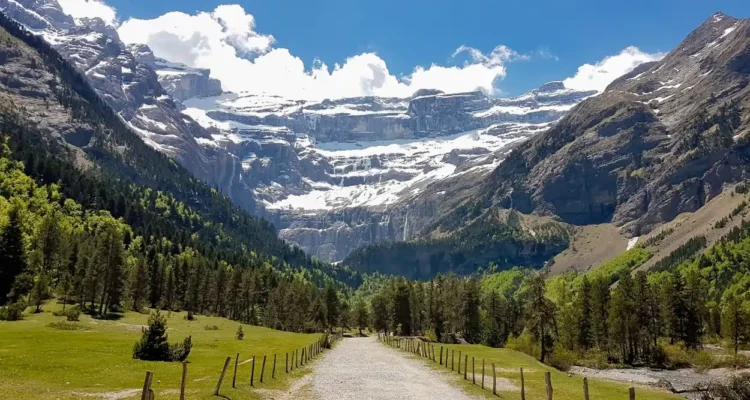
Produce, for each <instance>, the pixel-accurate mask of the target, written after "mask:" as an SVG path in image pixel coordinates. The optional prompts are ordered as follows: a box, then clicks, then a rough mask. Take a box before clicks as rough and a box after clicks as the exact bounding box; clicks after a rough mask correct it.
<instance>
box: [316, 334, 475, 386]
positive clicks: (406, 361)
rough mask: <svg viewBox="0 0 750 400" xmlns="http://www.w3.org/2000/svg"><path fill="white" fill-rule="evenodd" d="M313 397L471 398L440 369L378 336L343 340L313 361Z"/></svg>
mask: <svg viewBox="0 0 750 400" xmlns="http://www.w3.org/2000/svg"><path fill="white" fill-rule="evenodd" d="M314 368H315V371H314V372H313V373H312V395H313V398H315V399H326V400H328V399H330V400H336V399H347V400H348V399H358V400H365V399H373V400H380V399H383V400H391V399H432V400H440V399H451V400H467V399H471V397H469V396H468V395H467V394H465V393H464V392H462V391H461V390H459V389H457V388H455V387H453V386H451V385H450V384H448V383H447V382H446V380H445V379H446V378H445V377H444V376H443V375H442V374H441V373H439V372H437V371H434V370H432V369H430V368H429V367H427V366H425V365H423V364H422V363H420V362H419V361H417V360H412V359H410V358H408V357H406V356H405V355H403V354H401V353H400V352H398V351H397V350H394V349H391V348H388V347H386V346H384V345H382V344H380V343H378V342H377V338H375V337H370V338H352V339H344V340H342V341H341V342H340V343H339V344H337V345H336V347H335V348H334V349H333V350H332V351H330V352H328V353H326V354H325V356H324V357H323V358H322V359H320V360H318V361H317V362H316V363H315V367H314Z"/></svg>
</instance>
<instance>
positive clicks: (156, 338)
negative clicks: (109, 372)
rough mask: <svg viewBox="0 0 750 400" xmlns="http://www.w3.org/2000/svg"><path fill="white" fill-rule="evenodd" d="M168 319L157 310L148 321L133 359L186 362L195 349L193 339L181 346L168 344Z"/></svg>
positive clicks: (134, 351) (137, 343)
mask: <svg viewBox="0 0 750 400" xmlns="http://www.w3.org/2000/svg"><path fill="white" fill-rule="evenodd" d="M167 339H168V337H167V319H166V318H164V316H163V315H162V314H161V313H160V312H159V311H158V310H157V311H156V312H155V313H153V314H151V316H150V317H149V319H148V328H144V329H143V335H142V336H141V340H140V341H138V342H136V344H135V346H134V347H133V358H135V359H138V360H145V361H184V360H185V359H186V358H187V357H188V355H189V354H190V350H191V349H192V348H193V343H192V337H187V338H186V339H185V340H184V341H183V342H182V343H181V344H173V345H170V344H169V343H168V342H167Z"/></svg>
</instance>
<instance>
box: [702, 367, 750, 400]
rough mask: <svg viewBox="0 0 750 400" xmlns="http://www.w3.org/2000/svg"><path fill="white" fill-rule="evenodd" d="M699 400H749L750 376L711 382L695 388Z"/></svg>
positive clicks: (745, 375) (744, 375) (743, 375)
mask: <svg viewBox="0 0 750 400" xmlns="http://www.w3.org/2000/svg"><path fill="white" fill-rule="evenodd" d="M696 389H697V390H698V391H701V392H702V393H701V397H700V400H744V399H750V374H747V373H745V374H740V375H735V376H732V377H730V378H729V379H728V380H727V381H726V382H712V383H709V384H707V385H701V386H697V387H696Z"/></svg>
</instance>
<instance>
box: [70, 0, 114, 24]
mask: <svg viewBox="0 0 750 400" xmlns="http://www.w3.org/2000/svg"><path fill="white" fill-rule="evenodd" d="M57 2H58V3H59V4H60V7H62V10H63V12H64V13H65V14H68V15H70V16H71V17H73V18H97V17H98V18H101V19H102V20H103V21H104V22H106V23H107V24H109V25H113V26H115V25H117V11H115V9H114V8H112V7H110V6H108V5H107V4H105V3H104V2H102V1H99V0H57Z"/></svg>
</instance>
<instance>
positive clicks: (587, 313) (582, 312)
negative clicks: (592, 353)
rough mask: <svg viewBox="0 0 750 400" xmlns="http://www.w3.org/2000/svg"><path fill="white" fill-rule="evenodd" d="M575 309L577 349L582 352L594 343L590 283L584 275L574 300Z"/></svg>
mask: <svg viewBox="0 0 750 400" xmlns="http://www.w3.org/2000/svg"><path fill="white" fill-rule="evenodd" d="M576 300H577V301H576V305H575V307H576V309H577V311H578V314H579V316H580V318H579V320H578V334H577V337H578V347H579V348H580V349H582V350H588V349H590V348H591V346H592V344H593V341H594V334H593V315H592V311H593V310H592V305H591V282H589V279H588V277H587V276H586V275H584V276H583V281H582V282H581V287H580V289H579V291H578V297H577V299H576Z"/></svg>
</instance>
